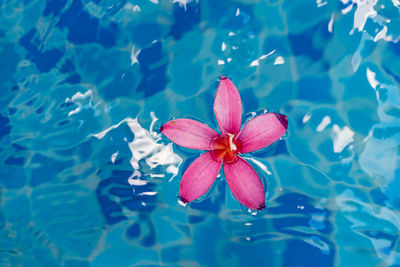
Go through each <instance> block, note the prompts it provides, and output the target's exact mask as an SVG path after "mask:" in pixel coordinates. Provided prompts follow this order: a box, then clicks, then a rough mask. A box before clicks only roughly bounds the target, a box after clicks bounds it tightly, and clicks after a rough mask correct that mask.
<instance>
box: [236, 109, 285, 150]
mask: <svg viewBox="0 0 400 267" xmlns="http://www.w3.org/2000/svg"><path fill="white" fill-rule="evenodd" d="M287 126H288V121H287V117H286V116H285V115H282V114H279V113H265V114H262V115H259V116H257V117H254V118H252V119H250V120H249V121H248V122H246V124H245V125H244V126H243V128H242V130H241V131H240V133H239V134H238V136H237V138H236V140H237V141H238V142H239V143H240V144H241V148H240V153H248V152H252V151H256V150H259V149H261V148H264V147H266V146H269V145H270V144H272V143H274V142H275V141H277V140H278V139H279V138H281V137H282V135H283V134H284V133H285V132H286V129H287Z"/></svg>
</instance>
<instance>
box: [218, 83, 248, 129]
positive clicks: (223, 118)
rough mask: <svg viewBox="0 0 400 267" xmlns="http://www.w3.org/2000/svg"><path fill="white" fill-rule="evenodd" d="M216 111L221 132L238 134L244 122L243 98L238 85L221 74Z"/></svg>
mask: <svg viewBox="0 0 400 267" xmlns="http://www.w3.org/2000/svg"><path fill="white" fill-rule="evenodd" d="M214 113H215V117H216V118H217V122H218V125H219V128H220V129H221V134H222V135H225V134H226V133H231V134H237V133H238V132H239V130H240V125H241V123H242V100H241V99H240V95H239V92H238V90H237V89H236V86H235V85H234V84H233V83H232V81H231V80H229V79H228V78H226V77H223V76H221V80H220V82H219V86H218V89H217V93H216V94H215V99H214Z"/></svg>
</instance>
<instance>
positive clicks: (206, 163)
mask: <svg viewBox="0 0 400 267" xmlns="http://www.w3.org/2000/svg"><path fill="white" fill-rule="evenodd" d="M214 113H215V117H216V118H217V122H218V126H219V128H220V130H221V134H219V133H217V132H216V131H214V130H213V129H211V128H210V127H208V126H207V125H205V124H203V123H200V122H198V121H195V120H190V119H176V120H171V121H169V122H167V123H165V124H164V125H163V126H161V132H162V133H163V134H164V135H165V136H167V137H168V138H169V139H170V140H171V141H172V142H174V143H175V144H177V145H180V146H183V147H187V148H192V149H200V150H208V152H206V153H204V154H202V155H201V156H200V157H199V158H197V159H196V160H195V161H194V162H193V163H192V164H191V165H190V166H189V167H188V168H187V170H186V171H185V173H184V174H183V176H182V180H181V183H180V186H179V195H180V198H181V199H182V201H183V202H185V203H187V202H190V201H193V200H195V199H197V198H198V197H200V196H202V195H203V194H205V193H206V192H207V190H208V189H209V188H210V187H211V185H212V184H213V183H214V181H215V178H216V177H217V175H218V173H219V171H220V169H221V167H222V165H224V172H225V177H226V181H227V183H228V185H229V188H230V189H231V191H232V193H233V195H234V196H235V198H236V199H237V200H238V201H239V202H240V203H242V204H243V205H244V206H246V207H248V208H250V209H253V210H261V209H264V207H265V194H264V187H263V184H262V182H261V180H260V177H258V175H257V173H256V172H255V171H254V169H253V168H252V167H251V165H250V164H249V163H247V161H245V160H244V159H243V158H242V157H240V156H239V155H238V154H240V153H248V152H253V151H256V150H259V149H261V148H264V147H266V146H269V145H271V144H272V143H274V142H275V141H277V140H278V139H279V138H281V137H282V135H283V134H284V133H285V132H286V129H287V126H288V121H287V117H286V116H285V115H282V114H279V113H265V114H262V115H259V116H256V117H254V118H252V119H250V120H249V121H247V122H246V123H245V125H244V126H243V128H242V129H240V126H241V124H242V101H241V99H240V95H239V92H238V90H237V89H236V87H235V85H234V84H233V83H232V81H231V80H229V79H228V78H226V77H223V76H221V78H220V83H219V86H218V89H217V93H216V95H215V99H214Z"/></svg>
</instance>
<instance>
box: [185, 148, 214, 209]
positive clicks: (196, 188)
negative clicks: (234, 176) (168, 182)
mask: <svg viewBox="0 0 400 267" xmlns="http://www.w3.org/2000/svg"><path fill="white" fill-rule="evenodd" d="M211 153H213V151H209V152H206V153H204V154H203V155H201V156H200V157H198V158H197V159H196V160H195V161H193V163H192V164H190V166H189V168H187V169H186V171H185V173H184V174H183V176H182V180H181V183H180V185H179V196H180V198H181V199H182V201H183V202H185V203H187V202H190V201H193V200H195V199H196V198H198V197H201V196H202V195H204V194H205V193H206V192H207V190H208V189H209V188H210V187H211V185H212V184H213V183H214V181H215V178H216V177H217V175H218V173H219V170H220V169H221V166H222V161H215V160H213V159H212V157H211Z"/></svg>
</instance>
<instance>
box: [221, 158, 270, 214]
mask: <svg viewBox="0 0 400 267" xmlns="http://www.w3.org/2000/svg"><path fill="white" fill-rule="evenodd" d="M224 173H225V178H226V181H227V182H228V185H229V188H230V189H231V191H232V193H233V195H234V196H235V198H236V199H237V200H238V201H239V202H240V203H242V204H243V205H245V206H246V207H248V208H250V209H253V210H262V209H264V208H265V194H264V187H263V184H262V183H261V180H260V177H258V175H257V173H256V171H255V170H254V169H253V167H251V166H250V164H249V163H247V161H245V160H244V159H242V158H241V157H238V160H237V161H236V162H235V163H232V164H224Z"/></svg>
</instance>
